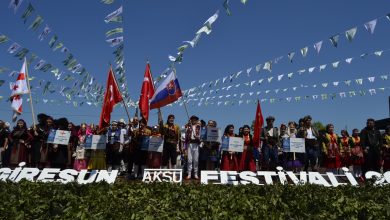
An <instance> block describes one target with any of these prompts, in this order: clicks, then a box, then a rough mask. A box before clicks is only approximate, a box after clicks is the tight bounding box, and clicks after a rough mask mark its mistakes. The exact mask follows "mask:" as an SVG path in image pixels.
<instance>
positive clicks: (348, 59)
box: [345, 57, 353, 64]
mask: <svg viewBox="0 0 390 220" xmlns="http://www.w3.org/2000/svg"><path fill="white" fill-rule="evenodd" d="M352 60H353V57H350V58H347V59H345V62H346V63H348V64H351V62H352Z"/></svg>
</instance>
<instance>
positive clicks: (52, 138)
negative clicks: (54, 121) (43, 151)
mask: <svg viewBox="0 0 390 220" xmlns="http://www.w3.org/2000/svg"><path fill="white" fill-rule="evenodd" d="M69 139H70V131H64V130H51V131H50V134H49V137H48V138H47V143H49V144H61V145H68V144H69Z"/></svg>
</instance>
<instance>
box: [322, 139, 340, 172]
mask: <svg viewBox="0 0 390 220" xmlns="http://www.w3.org/2000/svg"><path fill="white" fill-rule="evenodd" d="M325 137H326V140H327V142H326V143H325V150H326V155H327V158H326V160H325V166H326V168H327V169H337V168H340V167H341V161H340V148H339V145H338V142H337V135H336V134H328V133H327V134H326V136H325Z"/></svg>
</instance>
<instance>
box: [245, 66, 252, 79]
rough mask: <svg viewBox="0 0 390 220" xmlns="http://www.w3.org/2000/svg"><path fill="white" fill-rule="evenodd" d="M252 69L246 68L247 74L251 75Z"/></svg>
mask: <svg viewBox="0 0 390 220" xmlns="http://www.w3.org/2000/svg"><path fill="white" fill-rule="evenodd" d="M251 71H252V67H251V68H248V69H246V75H247V76H248V77H249V76H250V73H251Z"/></svg>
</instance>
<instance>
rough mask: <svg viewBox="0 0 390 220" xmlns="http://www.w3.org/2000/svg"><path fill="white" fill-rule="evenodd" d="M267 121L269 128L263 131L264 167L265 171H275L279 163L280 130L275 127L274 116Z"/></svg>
mask: <svg viewBox="0 0 390 220" xmlns="http://www.w3.org/2000/svg"><path fill="white" fill-rule="evenodd" d="M265 121H266V122H267V126H266V127H265V128H264V129H262V131H261V140H262V141H263V148H262V152H263V162H264V164H263V165H264V169H265V170H275V168H276V166H277V165H278V161H279V160H278V152H279V146H278V145H279V129H278V128H277V127H274V121H275V118H274V117H273V116H268V117H267V118H266V119H265Z"/></svg>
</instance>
